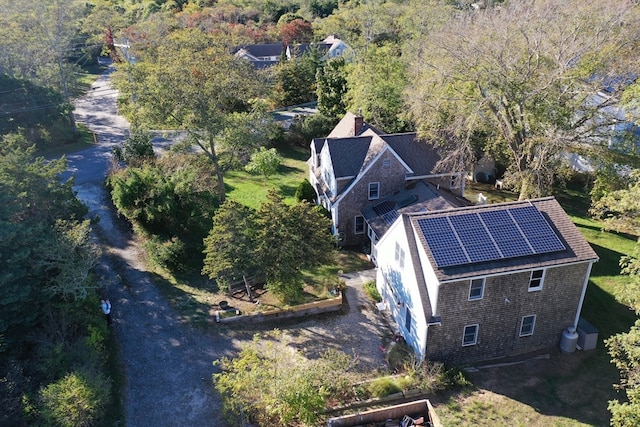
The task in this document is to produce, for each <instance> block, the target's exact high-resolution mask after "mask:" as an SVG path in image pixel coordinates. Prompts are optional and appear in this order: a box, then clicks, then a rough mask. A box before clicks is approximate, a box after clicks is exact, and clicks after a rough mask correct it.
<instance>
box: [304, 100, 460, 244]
mask: <svg viewBox="0 0 640 427" xmlns="http://www.w3.org/2000/svg"><path fill="white" fill-rule="evenodd" d="M439 159H440V157H439V155H438V153H437V150H436V148H435V146H434V145H433V144H431V143H429V142H427V141H424V140H422V139H420V138H418V136H417V135H416V133H398V134H385V133H383V132H381V131H380V130H378V129H376V128H374V127H372V126H370V125H368V124H367V123H366V122H364V120H363V118H362V117H361V116H359V115H355V114H353V113H347V114H346V115H345V116H344V118H343V119H342V120H341V121H340V123H338V124H337V125H336V127H335V128H334V129H333V131H332V132H331V133H330V134H329V136H327V137H325V138H315V139H314V140H313V141H312V142H311V157H310V159H309V181H310V182H311V184H312V185H313V187H314V189H315V191H316V194H317V197H318V200H317V201H318V203H319V204H322V205H323V206H324V207H325V208H326V209H327V210H328V211H329V212H330V213H331V218H332V221H333V232H334V234H336V235H337V236H338V237H339V241H340V243H341V244H342V245H345V246H347V245H362V244H367V242H368V241H369V237H368V234H369V232H368V230H367V224H366V221H365V218H364V215H363V213H362V209H364V208H365V207H366V206H369V205H374V204H376V203H377V202H378V201H382V200H383V199H385V198H386V197H389V196H391V195H393V194H394V193H397V192H399V191H401V190H402V189H403V188H405V187H406V186H407V185H409V184H410V183H412V182H417V181H426V182H429V183H430V184H431V185H433V187H434V188H436V189H438V190H446V191H449V192H451V193H452V194H455V195H458V196H464V176H465V172H464V171H455V172H450V173H444V174H442V173H436V172H435V171H434V170H435V166H436V163H437V162H438V160H439Z"/></svg>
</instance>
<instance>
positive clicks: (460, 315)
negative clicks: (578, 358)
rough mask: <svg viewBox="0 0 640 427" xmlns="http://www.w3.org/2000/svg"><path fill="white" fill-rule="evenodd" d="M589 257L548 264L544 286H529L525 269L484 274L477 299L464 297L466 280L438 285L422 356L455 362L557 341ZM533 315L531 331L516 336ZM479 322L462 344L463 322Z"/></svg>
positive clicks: (569, 317) (544, 346)
mask: <svg viewBox="0 0 640 427" xmlns="http://www.w3.org/2000/svg"><path fill="white" fill-rule="evenodd" d="M588 266H589V263H579V264H573V265H565V266H560V267H554V268H549V269H547V271H546V276H545V280H544V284H543V288H542V290H540V291H532V292H529V278H530V272H528V271H527V272H519V273H514V274H505V275H500V276H493V277H488V278H487V279H486V283H485V289H484V296H483V298H482V299H481V300H475V301H469V300H468V295H469V281H468V280H463V281H459V282H453V283H445V284H443V285H441V286H440V294H439V297H438V307H439V313H436V314H437V315H440V317H441V320H442V324H441V325H438V326H431V327H429V330H428V341H427V351H426V357H427V358H429V359H432V360H442V361H446V362H454V363H470V362H474V361H479V360H488V359H493V358H499V357H505V356H510V355H516V354H522V353H527V352H533V351H537V350H542V349H547V348H551V347H554V346H557V345H558V344H559V342H560V337H561V335H562V331H563V330H564V329H565V328H567V327H568V326H571V325H573V322H574V320H575V315H576V309H577V307H578V305H579V301H580V296H581V292H582V285H583V284H584V281H585V276H586V274H587V272H588ZM529 315H536V323H535V329H534V333H533V335H531V336H525V337H520V336H519V334H520V326H521V321H522V318H523V316H529ZM472 324H478V325H479V331H478V340H477V344H475V345H472V346H467V347H463V346H462V334H463V330H464V327H465V325H472Z"/></svg>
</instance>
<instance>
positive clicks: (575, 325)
mask: <svg viewBox="0 0 640 427" xmlns="http://www.w3.org/2000/svg"><path fill="white" fill-rule="evenodd" d="M593 263H594V261H591V262H590V263H589V267H587V274H586V275H585V278H584V285H583V286H582V294H581V295H580V302H579V303H578V310H577V311H576V318H575V320H574V321H573V327H574V328H575V329H577V328H578V320H579V319H580V312H581V311H582V303H584V296H585V294H586V293H587V285H588V284H589V277H590V276H591V267H592V266H593Z"/></svg>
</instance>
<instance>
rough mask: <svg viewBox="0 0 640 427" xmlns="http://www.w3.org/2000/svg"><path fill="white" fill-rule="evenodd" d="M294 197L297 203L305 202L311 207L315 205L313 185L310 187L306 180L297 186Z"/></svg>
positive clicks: (315, 197)
mask: <svg viewBox="0 0 640 427" xmlns="http://www.w3.org/2000/svg"><path fill="white" fill-rule="evenodd" d="M295 197H296V200H297V201H298V202H302V201H306V202H309V203H310V204H312V205H313V204H315V203H316V199H317V197H318V196H317V194H316V191H315V190H314V189H313V185H311V183H310V182H309V180H308V179H305V180H304V181H302V182H301V183H300V185H298V188H296V194H295Z"/></svg>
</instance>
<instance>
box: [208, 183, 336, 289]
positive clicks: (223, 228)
mask: <svg viewBox="0 0 640 427" xmlns="http://www.w3.org/2000/svg"><path fill="white" fill-rule="evenodd" d="M330 224H331V223H330V221H329V220H328V219H327V218H326V217H324V216H322V215H321V214H319V213H318V212H317V211H315V210H314V209H313V207H312V206H311V205H310V204H308V203H300V204H297V205H294V206H288V205H287V204H285V203H284V201H283V199H282V197H280V196H279V195H278V194H277V193H276V192H275V190H271V191H270V192H269V194H268V196H267V200H266V201H265V202H263V203H262V204H261V205H260V208H259V209H258V211H257V212H255V213H253V212H251V211H250V210H249V209H248V208H246V207H244V206H241V205H239V204H237V203H235V202H234V203H225V204H224V205H222V206H221V207H220V209H219V210H218V212H217V213H216V216H215V218H214V225H213V228H212V229H211V232H210V233H209V236H208V237H207V238H206V239H205V251H204V252H205V262H204V268H203V273H205V274H208V275H209V277H210V278H216V279H217V280H220V281H222V282H229V281H232V280H237V279H239V278H241V277H242V275H243V274H244V275H251V274H254V273H258V274H261V275H264V276H265V277H266V279H267V286H268V287H269V289H270V290H271V291H273V292H274V293H275V294H276V295H278V296H279V297H280V298H281V299H282V300H283V301H285V302H294V301H296V300H298V299H299V298H300V296H301V294H302V285H303V283H302V270H304V269H307V268H311V267H314V266H318V265H322V264H324V263H326V262H328V261H329V260H330V259H331V256H332V251H333V248H334V246H333V238H332V236H331V234H330Z"/></svg>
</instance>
